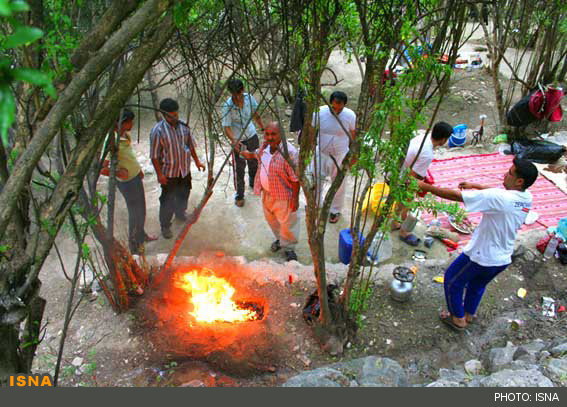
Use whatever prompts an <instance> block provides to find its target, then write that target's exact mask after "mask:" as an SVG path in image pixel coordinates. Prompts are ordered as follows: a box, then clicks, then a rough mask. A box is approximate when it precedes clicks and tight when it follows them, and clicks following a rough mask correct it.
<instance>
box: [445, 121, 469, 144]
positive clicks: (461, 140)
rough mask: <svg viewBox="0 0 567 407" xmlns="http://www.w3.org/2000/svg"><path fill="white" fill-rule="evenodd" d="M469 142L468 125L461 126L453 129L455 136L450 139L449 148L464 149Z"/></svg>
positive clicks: (452, 135)
mask: <svg viewBox="0 0 567 407" xmlns="http://www.w3.org/2000/svg"><path fill="white" fill-rule="evenodd" d="M466 141H467V125H466V124H459V125H457V126H455V127H453V134H451V137H449V147H462V146H464V145H465V143H466Z"/></svg>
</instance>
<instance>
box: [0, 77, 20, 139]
mask: <svg viewBox="0 0 567 407" xmlns="http://www.w3.org/2000/svg"><path fill="white" fill-rule="evenodd" d="M15 116H16V101H15V100H14V95H12V90H11V89H10V87H9V86H8V85H7V84H0V138H1V139H2V144H3V145H5V146H6V145H8V129H9V128H10V126H11V125H12V123H13V122H14V118H15Z"/></svg>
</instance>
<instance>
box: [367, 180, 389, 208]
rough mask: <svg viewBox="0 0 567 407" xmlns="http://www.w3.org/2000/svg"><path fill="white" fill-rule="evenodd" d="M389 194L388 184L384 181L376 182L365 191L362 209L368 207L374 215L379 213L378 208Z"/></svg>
mask: <svg viewBox="0 0 567 407" xmlns="http://www.w3.org/2000/svg"><path fill="white" fill-rule="evenodd" d="M389 194H390V187H389V186H388V184H386V183H384V182H377V183H376V184H374V186H373V187H372V188H370V189H369V190H368V191H367V192H366V195H365V196H364V202H363V203H362V210H363V211H366V210H367V209H370V210H371V211H372V212H374V213H375V214H376V215H379V214H380V209H381V208H382V205H384V203H385V202H386V199H388V195H389Z"/></svg>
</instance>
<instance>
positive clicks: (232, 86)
mask: <svg viewBox="0 0 567 407" xmlns="http://www.w3.org/2000/svg"><path fill="white" fill-rule="evenodd" d="M227 88H228V91H229V92H230V93H232V94H234V93H238V92H240V91H241V90H242V89H244V83H242V81H241V80H240V79H231V80H229V81H228V84H227Z"/></svg>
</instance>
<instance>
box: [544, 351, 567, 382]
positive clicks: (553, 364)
mask: <svg viewBox="0 0 567 407" xmlns="http://www.w3.org/2000/svg"><path fill="white" fill-rule="evenodd" d="M545 373H546V374H547V376H548V377H549V378H551V379H552V380H554V381H555V382H557V383H559V384H560V385H561V386H567V357H563V358H561V359H551V360H549V362H548V363H547V364H546V366H545Z"/></svg>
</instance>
